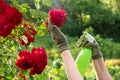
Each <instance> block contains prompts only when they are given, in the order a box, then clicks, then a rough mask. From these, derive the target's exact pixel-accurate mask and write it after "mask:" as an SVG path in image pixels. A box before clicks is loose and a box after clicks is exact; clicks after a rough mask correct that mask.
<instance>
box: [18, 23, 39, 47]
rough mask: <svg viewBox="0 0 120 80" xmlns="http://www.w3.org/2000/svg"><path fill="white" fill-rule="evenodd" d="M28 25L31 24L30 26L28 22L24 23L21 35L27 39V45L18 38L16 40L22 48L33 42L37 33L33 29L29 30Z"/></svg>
mask: <svg viewBox="0 0 120 80" xmlns="http://www.w3.org/2000/svg"><path fill="white" fill-rule="evenodd" d="M30 25H31V24H30V22H29V21H27V22H26V21H25V24H24V25H23V28H25V29H24V31H23V34H24V36H25V37H26V39H27V41H26V42H27V43H25V42H24V40H23V39H22V38H20V39H19V40H18V42H19V43H20V44H21V45H22V46H29V45H30V44H31V43H32V42H34V41H35V38H34V36H35V35H36V34H37V31H36V30H35V29H34V28H31V27H30Z"/></svg>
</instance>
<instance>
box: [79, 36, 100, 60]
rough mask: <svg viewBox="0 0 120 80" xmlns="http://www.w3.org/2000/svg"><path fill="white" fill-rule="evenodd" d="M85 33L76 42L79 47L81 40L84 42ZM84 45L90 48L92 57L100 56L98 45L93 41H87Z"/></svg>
mask: <svg viewBox="0 0 120 80" xmlns="http://www.w3.org/2000/svg"><path fill="white" fill-rule="evenodd" d="M84 39H85V35H84V34H83V35H82V36H81V37H80V39H79V40H78V42H77V46H78V47H81V44H82V42H84ZM85 46H86V47H89V48H92V59H93V60H94V59H98V58H101V57H102V53H101V51H100V48H99V45H98V44H96V43H95V42H87V43H86V45H85Z"/></svg>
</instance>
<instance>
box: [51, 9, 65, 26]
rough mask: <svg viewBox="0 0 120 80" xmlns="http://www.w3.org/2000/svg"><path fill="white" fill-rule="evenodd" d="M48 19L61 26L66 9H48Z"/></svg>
mask: <svg viewBox="0 0 120 80" xmlns="http://www.w3.org/2000/svg"><path fill="white" fill-rule="evenodd" d="M49 17H50V21H51V23H52V24H53V25H56V26H58V27H59V28H60V27H61V26H62V24H63V22H64V21H65V20H66V11H65V10H63V9H62V8H59V9H52V10H50V11H49Z"/></svg>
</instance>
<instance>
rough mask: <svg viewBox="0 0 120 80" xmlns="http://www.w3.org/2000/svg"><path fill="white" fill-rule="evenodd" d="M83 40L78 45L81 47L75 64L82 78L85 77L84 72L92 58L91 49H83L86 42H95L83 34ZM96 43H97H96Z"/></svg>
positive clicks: (85, 33) (89, 36) (91, 37)
mask: <svg viewBox="0 0 120 80" xmlns="http://www.w3.org/2000/svg"><path fill="white" fill-rule="evenodd" d="M83 34H84V40H83V42H82V43H81V44H80V45H81V51H80V52H79V54H78V56H77V58H76V60H75V63H76V65H77V68H78V70H79V72H80V74H81V75H82V76H84V75H85V71H86V69H87V68H88V66H89V64H90V60H91V56H92V49H91V48H88V47H85V45H86V43H88V42H96V40H95V39H94V37H93V36H91V35H90V34H89V33H87V32H84V33H83ZM96 43H97V42H96Z"/></svg>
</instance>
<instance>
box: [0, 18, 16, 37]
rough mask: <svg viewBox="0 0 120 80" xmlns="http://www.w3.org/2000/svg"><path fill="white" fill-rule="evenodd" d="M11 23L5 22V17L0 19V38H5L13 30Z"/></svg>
mask: <svg viewBox="0 0 120 80" xmlns="http://www.w3.org/2000/svg"><path fill="white" fill-rule="evenodd" d="M14 26H15V25H14V24H13V23H10V22H8V21H7V20H6V17H5V16H1V17H0V36H3V37H4V38H5V37H7V36H8V35H9V34H10V33H11V32H12V30H13V29H14V28H15V27H14Z"/></svg>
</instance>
